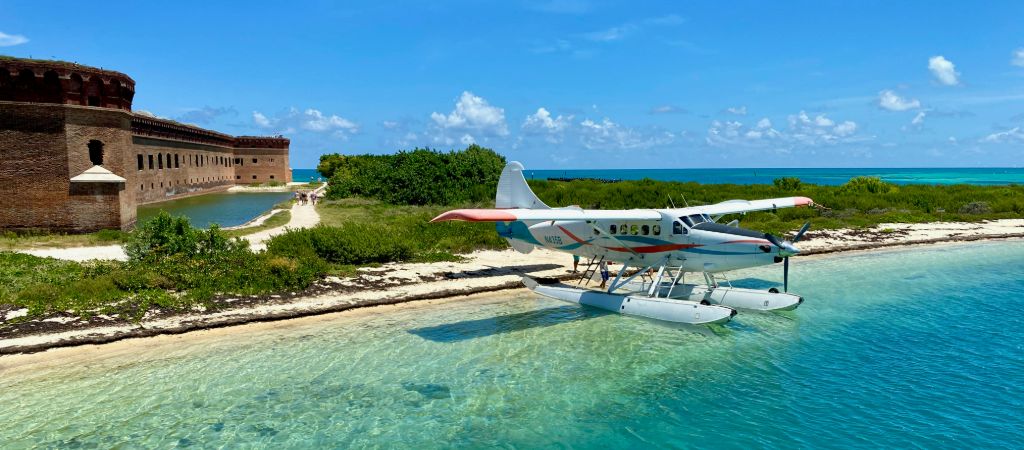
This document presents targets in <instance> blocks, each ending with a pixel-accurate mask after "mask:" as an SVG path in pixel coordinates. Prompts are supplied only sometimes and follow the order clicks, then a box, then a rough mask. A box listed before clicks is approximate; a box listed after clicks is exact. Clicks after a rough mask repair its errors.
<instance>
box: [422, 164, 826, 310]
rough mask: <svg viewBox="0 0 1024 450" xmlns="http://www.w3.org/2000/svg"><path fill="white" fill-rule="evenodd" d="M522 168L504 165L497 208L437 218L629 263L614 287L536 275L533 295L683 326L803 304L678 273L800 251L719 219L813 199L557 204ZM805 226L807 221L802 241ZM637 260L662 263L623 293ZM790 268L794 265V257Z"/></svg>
mask: <svg viewBox="0 0 1024 450" xmlns="http://www.w3.org/2000/svg"><path fill="white" fill-rule="evenodd" d="M522 171H523V166H522V165H521V164H519V163H518V162H511V163H509V164H508V166H506V167H505V170H504V171H502V174H501V178H500V180H499V181H498V192H497V195H496V196H495V206H496V208H493V209H458V210H453V211H448V212H446V213H443V214H441V215H439V216H438V217H436V218H434V220H433V221H448V220H459V221H470V222H494V223H495V224H496V225H495V226H496V228H497V230H498V234H499V235H501V236H502V237H504V238H505V239H506V240H507V241H508V242H509V244H510V245H511V246H512V248H514V249H515V250H517V251H519V252H522V253H529V252H530V251H532V250H533V249H535V248H538V247H539V248H545V249H549V250H554V251H558V252H565V253H570V254H573V255H578V256H580V257H584V258H588V259H590V260H591V261H592V262H593V261H597V260H600V261H611V262H618V263H621V264H622V267H621V269H620V270H619V271H618V274H617V275H616V276H615V280H613V281H612V282H611V284H610V285H609V286H608V288H607V291H606V292H597V291H591V290H587V289H578V288H573V287H570V286H551V285H541V284H539V283H536V282H533V281H531V282H527V286H529V287H530V289H532V290H533V291H534V292H537V293H539V294H542V295H546V296H549V297H552V298H558V299H561V300H565V301H571V302H576V303H581V304H586V305H591V306H596V307H599V308H604V309H609V310H614V311H617V312H619V313H621V314H631V315H638V316H643V317H649V318H654V319H659V320H665V321H670V322H677V323H715V322H721V321H728V320H729V319H730V318H731V317H732V316H733V315H734V314H735V310H734V309H732V308H745V309H755V310H763V311H767V310H781V309H792V308H795V307H796V306H797V305H799V304H800V302H801V301H802V299H801V298H800V297H799V296H796V295H792V294H783V293H778V292H777V291H775V292H768V291H755V290H752V289H742V288H733V287H731V286H728V287H719V286H718V283H717V282H714V281H713V275H708V276H709V277H711V279H712V282H710V283H709V284H710V286H698V285H686V284H680V283H679V280H680V279H681V278H680V277H681V275H682V274H683V273H685V272H702V273H705V274H714V273H718V272H725V271H730V270H736V269H744V268H749V267H758V266H763V265H767V264H773V263H778V262H782V261H784V260H785V258H788V257H790V256H793V255H795V254H796V253H798V250H797V249H796V247H795V246H793V244H792V243H791V242H787V241H782V240H780V239H778V238H775V237H774V236H770V235H767V234H765V233H762V232H759V231H753V230H746V229H743V228H740V227H738V226H735V225H733V224H730V225H724V224H720V223H717V221H718V220H719V219H721V218H722V217H724V216H726V215H729V214H744V213H747V212H753V211H773V210H776V209H779V208H793V207H800V206H808V205H811V204H812V201H811V199H809V198H807V197H784V198H775V199H767V200H755V201H746V200H732V201H727V202H722V203H716V204H713V205H704V206H694V207H686V208H665V209H628V210H585V209H581V208H578V207H566V208H551V207H549V206H547V205H545V204H544V203H543V202H542V201H540V199H539V198H537V196H536V195H535V194H534V193H533V191H532V190H531V189H530V187H529V185H528V184H527V183H526V180H525V178H524V177H523V175H522ZM805 231H806V227H805V228H804V229H802V230H801V232H800V233H798V235H797V238H795V239H794V241H795V240H798V239H799V237H800V236H801V235H802V234H803V232H805ZM628 267H635V268H638V269H647V268H650V269H656V270H657V271H658V273H657V276H655V277H653V278H652V279H651V281H649V282H648V284H647V285H643V284H642V283H641V286H640V288H639V289H633V290H632V292H629V293H628V294H617V293H616V292H615V291H616V290H619V289H624V288H631V289H632V288H633V287H634V286H635V285H636V283H635V282H634V283H631V282H632V280H633V279H634V278H635V277H636V275H630V276H629V278H626V276H627V274H626V268H628ZM785 267H786V268H787V270H788V263H787V264H786V265H785ZM673 273H674V274H675V275H673ZM666 274H668V275H667V276H666ZM787 279H788V278H787ZM620 281H621V282H620Z"/></svg>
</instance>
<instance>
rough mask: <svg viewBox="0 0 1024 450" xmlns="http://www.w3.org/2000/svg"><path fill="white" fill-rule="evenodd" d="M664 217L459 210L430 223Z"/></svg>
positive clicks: (652, 214)
mask: <svg viewBox="0 0 1024 450" xmlns="http://www.w3.org/2000/svg"><path fill="white" fill-rule="evenodd" d="M659 219H661V214H660V213H658V212H657V211H654V210H651V209H622V210H602V209H591V210H586V209H578V208H564V209H522V208H510V209H456V210H453V211H448V212H446V213H444V214H441V215H440V216H437V217H435V218H434V219H433V220H431V222H443V221H447V220H462V221H466V222H513V221H516V220H537V221H545V220H659Z"/></svg>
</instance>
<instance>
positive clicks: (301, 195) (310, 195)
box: [295, 191, 320, 206]
mask: <svg viewBox="0 0 1024 450" xmlns="http://www.w3.org/2000/svg"><path fill="white" fill-rule="evenodd" d="M319 198H320V197H319V196H318V195H317V194H316V191H311V192H306V191H295V201H296V202H298V203H299V204H300V205H305V204H306V202H309V204H311V205H314V206H316V201H317V200H318V199H319Z"/></svg>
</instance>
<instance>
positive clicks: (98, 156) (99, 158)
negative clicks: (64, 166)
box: [88, 139, 103, 166]
mask: <svg viewBox="0 0 1024 450" xmlns="http://www.w3.org/2000/svg"><path fill="white" fill-rule="evenodd" d="M88 147H89V162H91V163H92V164H93V165H94V166H102V165H103V143H102V142H100V141H97V140H95V139H93V140H91V141H89V144H88Z"/></svg>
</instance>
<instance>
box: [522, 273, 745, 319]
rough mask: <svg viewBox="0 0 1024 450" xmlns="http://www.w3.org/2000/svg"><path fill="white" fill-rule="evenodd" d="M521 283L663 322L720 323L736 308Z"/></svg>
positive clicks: (547, 294)
mask: <svg viewBox="0 0 1024 450" xmlns="http://www.w3.org/2000/svg"><path fill="white" fill-rule="evenodd" d="M524 283H525V284H526V286H527V287H528V288H530V290H532V291H533V292H536V293H538V294H540V295H543V296H545V297H549V298H553V299H556V300H563V301H567V302H572V303H579V304H581V305H587V306H593V307H595V308H601V309H604V310H608V311H614V312H617V313H619V314H626V315H630V316H639V317H645V318H648V319H655V320H662V321H665V322H673V323H685V324H694V325H701V324H710V323H723V322H728V321H729V320H730V319H732V316H734V315H736V310H734V309H732V308H727V307H724V306H719V305H702V304H700V303H699V302H695V301H690V300H681V299H668V298H652V297H647V296H644V295H639V294H608V293H606V292H600V291H593V290H589V289H578V288H573V287H568V286H566V285H541V284H537V283H536V281H534V280H530V279H524Z"/></svg>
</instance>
